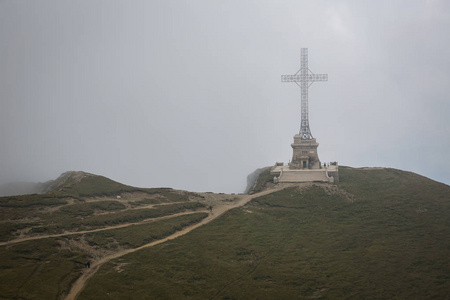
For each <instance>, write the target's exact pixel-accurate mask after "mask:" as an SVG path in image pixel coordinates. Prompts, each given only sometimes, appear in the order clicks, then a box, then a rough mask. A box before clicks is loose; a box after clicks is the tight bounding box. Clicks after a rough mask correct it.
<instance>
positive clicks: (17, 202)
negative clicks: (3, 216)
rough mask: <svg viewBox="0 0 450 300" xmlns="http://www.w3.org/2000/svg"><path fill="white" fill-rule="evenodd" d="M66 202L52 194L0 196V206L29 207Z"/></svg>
mask: <svg viewBox="0 0 450 300" xmlns="http://www.w3.org/2000/svg"><path fill="white" fill-rule="evenodd" d="M63 204H66V201H65V200H64V199H61V198H56V197H54V196H52V195H37V194H33V195H22V196H11V197H0V207H14V208H29V207H32V206H55V205H63Z"/></svg>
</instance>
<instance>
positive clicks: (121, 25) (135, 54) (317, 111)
mask: <svg viewBox="0 0 450 300" xmlns="http://www.w3.org/2000/svg"><path fill="white" fill-rule="evenodd" d="M449 45H450V2H446V1H414V2H410V1H395V2H392V1H364V2H358V1H325V0H323V1H314V2H311V1H294V0H289V1H226V2H224V1H214V0H213V1H210V0H208V1H206V0H201V1H171V0H169V1H89V2H75V1H56V0H52V1H49V0H41V1H10V0H3V1H0V139H1V141H2V144H1V145H2V146H1V147H0V170H1V171H0V185H2V184H5V183H9V182H19V181H24V182H45V181H47V180H51V179H56V178H57V177H58V176H59V175H60V174H62V173H64V172H66V171H72V170H73V171H85V172H89V173H93V174H97V175H102V176H105V177H108V178H111V179H112V180H115V181H118V182H121V183H124V184H128V185H132V186H139V187H162V186H164V187H171V188H175V189H184V190H190V191H198V192H201V191H211V192H227V193H238V192H242V191H243V190H244V188H245V186H246V177H247V175H248V174H250V173H251V172H253V171H254V170H255V169H257V168H261V167H265V166H270V165H273V164H275V162H277V161H283V162H285V163H287V162H288V161H289V160H290V159H291V155H292V148H291V146H290V144H291V143H292V142H293V136H294V135H295V134H296V133H297V132H298V131H299V127H300V89H299V88H298V87H297V86H296V85H295V84H287V83H281V80H280V76H281V75H284V74H293V73H295V72H297V70H298V69H299V68H300V49H301V48H308V49H309V69H310V70H311V71H312V72H314V73H317V74H328V81H327V82H320V83H314V84H313V85H312V86H311V87H310V89H309V121H310V128H311V131H312V134H313V136H314V137H315V138H316V139H317V142H318V143H319V144H320V145H319V148H318V153H319V158H320V159H321V161H322V162H329V161H337V162H338V163H339V164H340V165H346V166H351V167H392V168H397V169H402V170H406V171H412V172H415V173H418V174H420V175H423V176H426V177H429V178H431V179H433V180H436V181H439V182H443V183H445V184H450V172H449V171H448V170H449V169H450V160H449V159H448V149H450V120H449V117H448V116H449V115H450V101H449V100H448V98H449V94H450V86H449V85H448V82H450V58H449V56H448V48H449Z"/></svg>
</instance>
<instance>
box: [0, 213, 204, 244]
mask: <svg viewBox="0 0 450 300" xmlns="http://www.w3.org/2000/svg"><path fill="white" fill-rule="evenodd" d="M200 212H208V211H206V210H193V211H185V212H180V213H176V214H173V215H167V216H163V217H157V218H149V219H145V220H142V221H139V222H133V223H125V224H119V225H113V226H108V227H103V228H97V229H91V230H82V231H70V232H64V233H56V234H45V235H37V236H30V237H24V238H20V239H15V240H10V241H7V242H0V246H6V245H11V244H17V243H22V242H26V241H32V240H40V239H48V238H54V237H61V236H68V235H75V234H85V233H92V232H99V231H105V230H111V229H118V228H123V227H128V226H132V225H142V224H145V223H149V222H153V221H161V220H165V219H171V218H175V217H178V216H183V215H190V214H195V213H200Z"/></svg>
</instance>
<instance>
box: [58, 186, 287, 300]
mask: <svg viewBox="0 0 450 300" xmlns="http://www.w3.org/2000/svg"><path fill="white" fill-rule="evenodd" d="M289 186H291V185H282V186H278V187H276V188H273V189H269V190H266V191H263V192H259V193H255V194H252V195H245V196H243V197H242V198H241V199H239V200H238V201H236V202H234V203H226V204H223V205H218V206H215V207H214V211H213V212H211V213H209V215H208V216H207V217H206V218H204V219H203V220H202V221H200V222H199V223H196V224H194V225H192V226H188V227H185V228H184V229H182V230H180V231H177V232H175V233H174V234H172V235H169V236H167V237H165V238H163V239H160V240H157V241H153V242H151V243H148V244H145V245H143V246H140V247H138V248H134V249H126V250H123V251H119V252H116V253H114V254H111V255H108V256H105V257H103V258H102V259H100V260H98V261H96V262H93V263H92V264H91V267H90V268H89V269H84V271H83V274H82V275H81V276H80V277H79V278H78V280H77V281H75V283H74V284H73V286H72V288H71V290H70V292H69V294H68V295H67V296H66V298H65V300H74V299H76V298H77V296H78V295H79V294H80V293H81V291H82V290H83V289H84V287H85V285H86V282H87V281H88V280H89V278H91V277H92V275H94V274H95V273H96V272H97V271H98V269H99V268H100V267H101V266H102V265H103V264H105V263H107V262H109V261H110V260H112V259H114V258H118V257H121V256H123V255H126V254H129V253H133V252H135V251H139V250H141V249H144V248H149V247H153V246H155V245H158V244H161V243H164V242H167V241H169V240H173V239H176V238H177V237H179V236H182V235H185V234H187V233H189V232H191V231H192V230H194V229H196V228H198V227H200V226H202V225H204V224H207V223H209V222H211V221H212V220H214V219H216V218H217V217H219V216H221V215H222V214H224V213H225V212H227V211H228V210H230V209H233V208H236V207H240V206H243V205H245V204H246V203H247V202H249V201H250V200H252V199H254V198H257V197H261V196H265V195H268V194H271V193H274V192H278V191H280V190H283V189H285V188H287V187H289Z"/></svg>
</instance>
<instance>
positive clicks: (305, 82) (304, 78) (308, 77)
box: [281, 48, 328, 140]
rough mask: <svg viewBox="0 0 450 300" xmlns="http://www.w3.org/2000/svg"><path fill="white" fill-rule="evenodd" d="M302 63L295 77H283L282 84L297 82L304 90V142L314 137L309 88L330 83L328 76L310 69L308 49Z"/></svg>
mask: <svg viewBox="0 0 450 300" xmlns="http://www.w3.org/2000/svg"><path fill="white" fill-rule="evenodd" d="M300 62H301V67H300V70H298V71H297V73H295V74H294V75H281V82H295V84H297V85H298V86H299V87H300V88H301V89H302V102H301V105H302V106H301V109H302V114H301V115H302V120H301V126H300V136H301V137H302V140H311V139H312V138H313V136H312V134H311V130H310V129H309V120H308V88H309V87H310V86H311V84H313V82H315V81H328V74H314V73H313V72H311V71H310V70H309V69H308V48H302V49H301V52H300Z"/></svg>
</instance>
